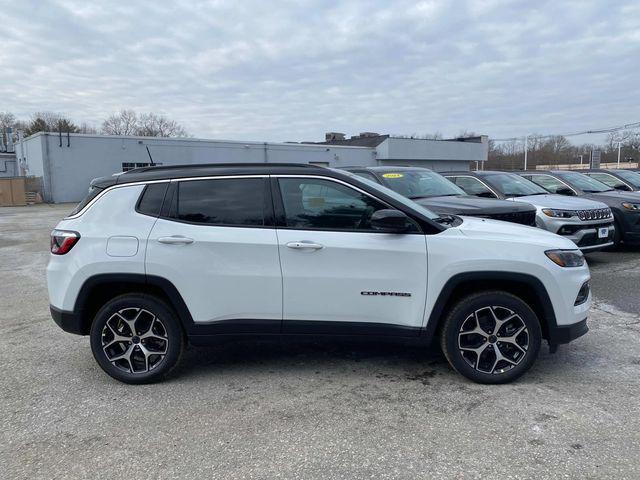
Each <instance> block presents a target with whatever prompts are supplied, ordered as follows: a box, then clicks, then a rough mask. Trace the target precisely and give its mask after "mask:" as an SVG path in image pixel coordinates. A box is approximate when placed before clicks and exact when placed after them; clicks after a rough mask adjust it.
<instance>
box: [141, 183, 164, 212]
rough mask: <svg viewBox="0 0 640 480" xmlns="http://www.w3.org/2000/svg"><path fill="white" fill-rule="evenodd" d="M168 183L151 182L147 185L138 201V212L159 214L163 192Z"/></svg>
mask: <svg viewBox="0 0 640 480" xmlns="http://www.w3.org/2000/svg"><path fill="white" fill-rule="evenodd" d="M167 186H169V183H168V182H167V183H152V184H150V185H147V186H146V187H145V189H144V192H142V197H140V201H139V202H138V212H140V213H143V214H145V215H152V216H154V217H157V216H158V215H160V209H161V208H162V201H163V200H164V193H165V192H166V191H167Z"/></svg>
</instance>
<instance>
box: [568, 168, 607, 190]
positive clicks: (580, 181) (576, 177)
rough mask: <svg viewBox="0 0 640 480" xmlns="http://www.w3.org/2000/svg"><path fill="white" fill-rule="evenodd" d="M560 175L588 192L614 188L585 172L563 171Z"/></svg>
mask: <svg viewBox="0 0 640 480" xmlns="http://www.w3.org/2000/svg"><path fill="white" fill-rule="evenodd" d="M558 176H559V177H560V178H562V179H563V180H566V181H567V182H569V183H570V184H571V185H573V186H574V187H576V188H579V189H580V190H582V191H583V192H586V193H598V192H609V191H611V190H613V188H611V187H610V186H609V185H605V184H604V183H602V182H599V181H598V180H596V179H595V178H591V177H589V176H588V175H585V174H584V173H578V172H562V173H561V174H558Z"/></svg>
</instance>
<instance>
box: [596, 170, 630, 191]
mask: <svg viewBox="0 0 640 480" xmlns="http://www.w3.org/2000/svg"><path fill="white" fill-rule="evenodd" d="M587 175H589V176H590V177H592V178H595V179H596V180H599V181H601V182H602V183H604V184H605V185H608V186H610V187H612V188H616V189H619V190H624V189H627V188H628V187H627V185H626V184H625V183H624V182H623V181H622V180H620V179H618V178H616V177H614V176H613V175H609V174H608V173H600V172H598V173H587Z"/></svg>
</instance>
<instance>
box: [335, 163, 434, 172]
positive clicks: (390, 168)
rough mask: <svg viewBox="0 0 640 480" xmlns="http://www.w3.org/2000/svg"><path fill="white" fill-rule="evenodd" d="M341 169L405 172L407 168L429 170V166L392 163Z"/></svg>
mask: <svg viewBox="0 0 640 480" xmlns="http://www.w3.org/2000/svg"><path fill="white" fill-rule="evenodd" d="M342 170H346V171H348V172H349V171H354V170H372V171H374V172H406V171H407V170H430V169H429V168H424V167H407V166H398V167H394V166H393V165H379V166H373V167H365V166H363V167H344V168H342Z"/></svg>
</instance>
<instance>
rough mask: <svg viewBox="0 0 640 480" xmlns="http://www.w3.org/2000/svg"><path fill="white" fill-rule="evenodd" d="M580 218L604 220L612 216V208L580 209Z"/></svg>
mask: <svg viewBox="0 0 640 480" xmlns="http://www.w3.org/2000/svg"><path fill="white" fill-rule="evenodd" d="M578 218H579V219H580V220H582V221H585V222H586V221H590V220H603V219H605V218H611V209H610V208H596V209H594V210H578Z"/></svg>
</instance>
